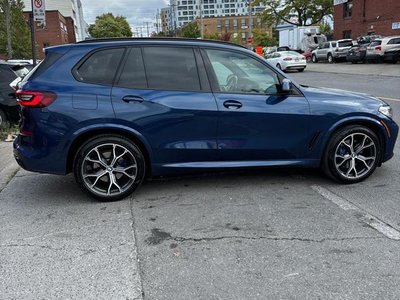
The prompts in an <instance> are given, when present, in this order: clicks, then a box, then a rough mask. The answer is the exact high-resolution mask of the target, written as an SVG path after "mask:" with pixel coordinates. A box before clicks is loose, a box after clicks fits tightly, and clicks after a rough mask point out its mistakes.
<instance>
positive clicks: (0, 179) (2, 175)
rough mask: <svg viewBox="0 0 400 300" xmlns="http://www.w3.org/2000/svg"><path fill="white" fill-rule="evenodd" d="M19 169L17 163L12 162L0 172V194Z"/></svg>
mask: <svg viewBox="0 0 400 300" xmlns="http://www.w3.org/2000/svg"><path fill="white" fill-rule="evenodd" d="M19 169H20V166H19V165H18V164H17V162H16V161H13V162H11V163H10V164H8V165H7V166H6V167H5V168H4V169H3V170H1V171H0V193H1V192H2V191H3V190H4V189H5V187H6V186H7V185H8V183H9V182H10V181H11V179H13V178H14V176H15V175H16V174H17V172H18V171H19Z"/></svg>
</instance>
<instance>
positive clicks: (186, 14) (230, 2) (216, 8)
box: [170, 0, 264, 29]
mask: <svg viewBox="0 0 400 300" xmlns="http://www.w3.org/2000/svg"><path fill="white" fill-rule="evenodd" d="M170 7H171V11H172V13H171V17H172V23H173V24H175V23H176V25H177V26H176V27H182V26H185V25H186V24H187V23H189V22H191V21H193V20H195V19H197V18H200V17H204V18H208V17H228V16H240V15H248V13H249V8H248V0H170ZM263 9H264V7H262V6H254V7H253V13H256V12H260V11H262V10H263ZM174 29H175V28H174Z"/></svg>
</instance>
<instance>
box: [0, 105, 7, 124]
mask: <svg viewBox="0 0 400 300" xmlns="http://www.w3.org/2000/svg"><path fill="white" fill-rule="evenodd" d="M7 121H8V120H7V116H6V113H5V112H4V111H3V110H2V109H1V108H0V128H6V127H7Z"/></svg>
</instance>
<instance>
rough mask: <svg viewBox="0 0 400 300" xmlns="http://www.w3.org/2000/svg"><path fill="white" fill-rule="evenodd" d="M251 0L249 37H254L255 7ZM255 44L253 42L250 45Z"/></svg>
mask: <svg viewBox="0 0 400 300" xmlns="http://www.w3.org/2000/svg"><path fill="white" fill-rule="evenodd" d="M248 1H249V38H252V37H253V8H252V3H251V0H248ZM252 44H253V42H251V44H250V45H249V47H250V48H251V45H252Z"/></svg>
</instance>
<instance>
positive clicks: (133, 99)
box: [122, 95, 144, 103]
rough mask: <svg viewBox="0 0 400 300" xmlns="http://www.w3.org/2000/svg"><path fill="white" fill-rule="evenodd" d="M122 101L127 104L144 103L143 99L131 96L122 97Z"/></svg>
mask: <svg viewBox="0 0 400 300" xmlns="http://www.w3.org/2000/svg"><path fill="white" fill-rule="evenodd" d="M122 100H123V101H124V102H126V103H129V102H137V103H142V102H143V101H144V99H143V98H142V97H139V96H131V95H128V96H124V97H123V98H122Z"/></svg>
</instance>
